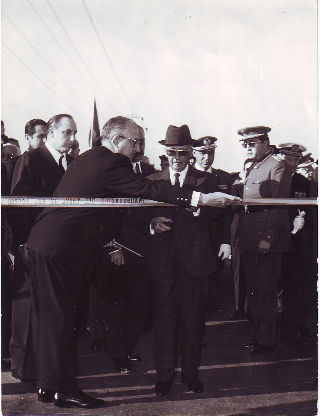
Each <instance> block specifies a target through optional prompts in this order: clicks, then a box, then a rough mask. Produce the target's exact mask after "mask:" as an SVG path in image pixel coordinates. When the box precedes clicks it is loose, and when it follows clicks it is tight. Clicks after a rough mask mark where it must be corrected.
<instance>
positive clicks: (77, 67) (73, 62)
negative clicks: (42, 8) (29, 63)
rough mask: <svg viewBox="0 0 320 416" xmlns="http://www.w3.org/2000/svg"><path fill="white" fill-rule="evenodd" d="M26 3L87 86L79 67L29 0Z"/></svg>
mask: <svg viewBox="0 0 320 416" xmlns="http://www.w3.org/2000/svg"><path fill="white" fill-rule="evenodd" d="M27 2H28V3H29V5H30V7H31V8H32V10H33V11H34V13H35V14H36V16H37V17H38V19H39V20H40V22H41V23H42V25H43V26H44V28H45V29H46V31H47V32H48V33H49V34H50V36H51V38H52V39H53V41H54V42H55V43H56V44H57V45H58V47H59V49H61V50H62V52H63V53H64V54H65V56H66V57H67V58H68V59H69V61H70V62H71V64H72V65H73V66H74V68H75V69H76V70H77V71H78V72H79V74H80V75H81V76H82V78H83V79H84V81H85V83H86V84H87V85H88V80H87V78H86V77H85V76H84V75H83V72H82V71H80V69H79V65H77V64H76V63H75V61H74V60H73V59H72V58H71V56H70V53H68V51H67V50H66V49H65V47H64V46H63V45H62V44H61V43H60V42H59V41H58V39H57V38H56V36H55V35H54V34H53V33H52V31H51V30H50V29H49V27H48V25H46V24H45V22H44V20H43V19H42V17H41V15H40V14H39V12H38V11H37V9H36V8H35V7H34V6H33V4H32V3H31V0H27Z"/></svg>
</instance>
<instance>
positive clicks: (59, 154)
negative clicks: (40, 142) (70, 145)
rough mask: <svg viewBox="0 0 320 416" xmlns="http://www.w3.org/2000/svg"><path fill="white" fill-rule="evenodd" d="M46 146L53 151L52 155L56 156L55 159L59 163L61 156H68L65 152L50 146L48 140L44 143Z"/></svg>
mask: <svg viewBox="0 0 320 416" xmlns="http://www.w3.org/2000/svg"><path fill="white" fill-rule="evenodd" d="M44 145H45V146H46V148H47V149H48V150H49V152H50V153H51V155H52V157H53V158H54V160H55V161H56V162H57V163H58V164H59V160H60V157H61V156H63V159H65V158H66V154H65V153H60V152H58V150H56V149H54V148H53V147H52V146H50V144H49V143H48V142H45V144H44Z"/></svg>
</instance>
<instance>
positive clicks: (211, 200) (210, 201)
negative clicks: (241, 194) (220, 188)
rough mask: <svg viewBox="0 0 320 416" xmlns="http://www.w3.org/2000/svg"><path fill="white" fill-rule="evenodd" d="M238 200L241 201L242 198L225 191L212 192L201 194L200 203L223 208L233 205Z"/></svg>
mask: <svg viewBox="0 0 320 416" xmlns="http://www.w3.org/2000/svg"><path fill="white" fill-rule="evenodd" d="M236 201H241V198H238V197H236V196H233V195H229V194H225V193H223V192H212V193H210V194H200V198H199V205H204V206H209V207H220V208H223V207H226V206H228V205H232V204H233V203H234V202H236Z"/></svg>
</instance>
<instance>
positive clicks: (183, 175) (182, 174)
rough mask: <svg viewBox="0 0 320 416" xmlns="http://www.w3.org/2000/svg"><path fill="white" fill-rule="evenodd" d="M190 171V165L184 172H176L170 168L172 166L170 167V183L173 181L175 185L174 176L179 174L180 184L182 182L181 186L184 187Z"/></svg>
mask: <svg viewBox="0 0 320 416" xmlns="http://www.w3.org/2000/svg"><path fill="white" fill-rule="evenodd" d="M188 169H189V165H187V166H186V167H185V168H184V170H182V171H181V172H176V171H175V170H173V169H172V168H170V166H169V174H170V181H171V183H172V185H173V184H174V182H175V176H174V174H175V173H179V182H180V186H182V185H183V183H184V180H185V178H186V174H187V172H188Z"/></svg>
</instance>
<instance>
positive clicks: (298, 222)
mask: <svg viewBox="0 0 320 416" xmlns="http://www.w3.org/2000/svg"><path fill="white" fill-rule="evenodd" d="M298 212H299V215H297V216H296V218H295V219H294V220H293V230H292V234H295V233H297V232H298V231H299V230H301V229H302V228H303V227H304V223H305V220H304V216H305V214H306V213H305V212H304V211H300V210H298Z"/></svg>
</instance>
